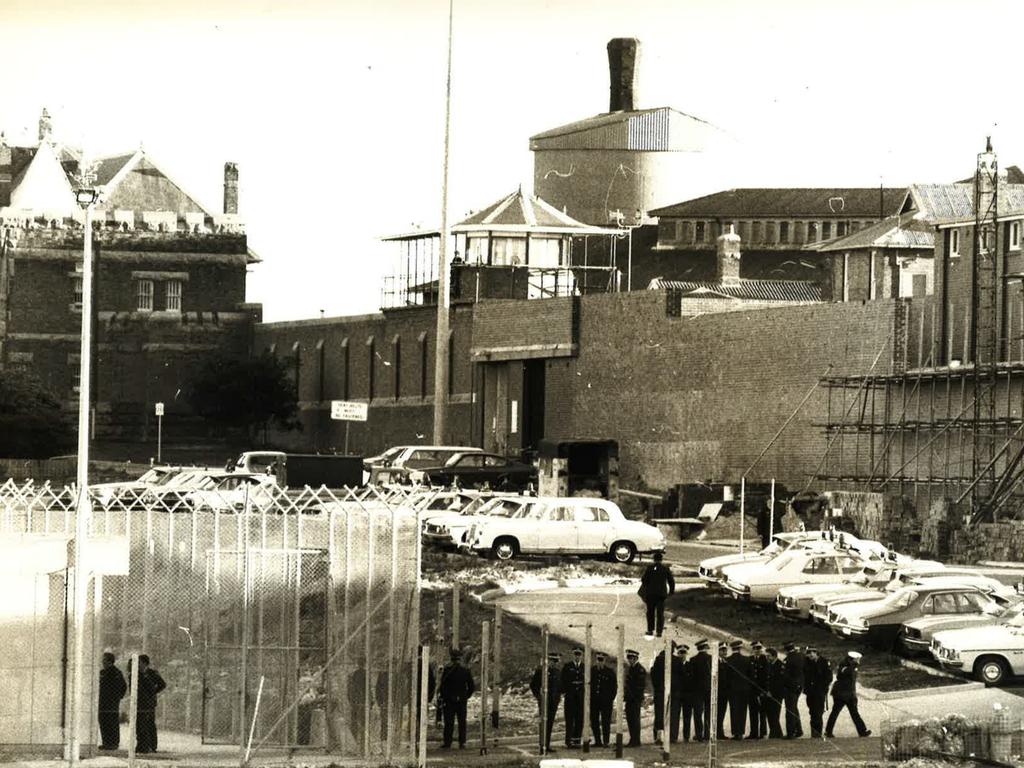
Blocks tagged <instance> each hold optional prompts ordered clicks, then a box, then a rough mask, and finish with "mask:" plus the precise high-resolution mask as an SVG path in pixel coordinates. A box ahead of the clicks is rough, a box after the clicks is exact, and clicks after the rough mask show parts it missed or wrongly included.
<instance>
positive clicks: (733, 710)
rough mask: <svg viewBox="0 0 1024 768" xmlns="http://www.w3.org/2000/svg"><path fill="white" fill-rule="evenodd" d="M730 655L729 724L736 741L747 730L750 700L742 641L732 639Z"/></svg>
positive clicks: (748, 661) (745, 656)
mask: <svg viewBox="0 0 1024 768" xmlns="http://www.w3.org/2000/svg"><path fill="white" fill-rule="evenodd" d="M731 648H732V656H730V657H729V661H730V666H731V668H732V673H731V677H730V680H729V725H730V729H731V731H732V737H733V738H734V739H736V740H737V741H738V740H740V739H742V738H743V735H744V734H745V733H746V731H747V706H748V705H749V701H750V691H751V680H750V657H749V656H747V655H746V654H745V653H744V652H743V651H744V647H743V641H742V640H733V641H732V643H731Z"/></svg>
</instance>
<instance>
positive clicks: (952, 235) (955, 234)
mask: <svg viewBox="0 0 1024 768" xmlns="http://www.w3.org/2000/svg"><path fill="white" fill-rule="evenodd" d="M949 255H950V256H959V255H960V230H958V229H951V230H950V231H949Z"/></svg>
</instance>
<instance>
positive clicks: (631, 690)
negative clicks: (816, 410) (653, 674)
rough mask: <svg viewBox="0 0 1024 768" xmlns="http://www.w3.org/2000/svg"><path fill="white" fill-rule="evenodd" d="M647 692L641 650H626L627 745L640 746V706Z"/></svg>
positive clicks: (625, 699)
mask: <svg viewBox="0 0 1024 768" xmlns="http://www.w3.org/2000/svg"><path fill="white" fill-rule="evenodd" d="M646 692H647V670H646V669H644V667H643V665H642V664H641V663H640V654H639V652H637V651H635V650H633V649H629V650H628V651H626V685H625V690H624V691H623V694H624V695H623V699H624V702H625V705H626V707H625V709H626V726H627V727H628V728H629V743H627V744H626V746H627V747H639V746H640V707H641V706H642V705H643V703H644V694H645V693H646Z"/></svg>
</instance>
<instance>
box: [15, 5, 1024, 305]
mask: <svg viewBox="0 0 1024 768" xmlns="http://www.w3.org/2000/svg"><path fill="white" fill-rule="evenodd" d="M447 10H448V4H447V0H374V1H373V2H358V3H357V2H349V1H348V0H335V2H328V1H327V0H305V1H304V0H294V1H293V2H279V3H270V2H259V0H174V2H156V1H155V0H91V2H78V1H77V0H65V1H64V2H58V1H57V0H0V30H2V31H3V53H4V59H5V62H6V65H5V67H4V69H5V74H4V77H3V80H4V89H3V100H2V102H0V129H5V130H6V132H7V135H8V139H9V140H10V139H14V140H18V139H25V138H27V139H30V140H34V138H35V132H36V121H37V119H38V116H39V112H40V110H41V109H42V107H44V106H46V107H48V108H49V110H50V112H51V114H52V115H53V116H54V133H55V135H56V137H57V138H58V139H62V140H65V141H68V142H70V143H75V144H84V145H85V146H86V147H87V148H88V149H89V150H91V151H93V152H96V153H108V152H116V151H119V150H132V149H134V148H136V147H137V146H138V145H139V144H140V143H141V144H143V146H144V147H145V149H146V150H147V151H148V152H149V153H151V154H152V155H153V157H154V158H155V159H156V160H157V162H158V163H159V164H161V165H162V166H164V167H165V168H166V169H167V170H168V171H169V172H170V174H171V175H172V176H173V177H175V178H176V179H177V180H178V181H180V182H181V184H182V185H183V186H184V187H185V188H186V190H188V191H191V192H193V193H194V194H195V195H196V196H197V197H198V198H199V200H200V202H201V203H203V204H204V205H206V206H207V207H209V208H211V209H213V210H220V205H221V184H222V167H223V163H224V161H225V160H232V161H235V162H237V163H238V164H239V170H240V179H241V180H240V188H241V193H240V194H241V201H240V209H241V213H242V214H243V215H244V217H245V218H246V220H247V221H248V225H249V230H248V231H249V243H250V246H251V247H252V248H253V249H254V250H255V251H256V252H257V253H258V254H259V255H260V256H261V257H262V258H263V263H262V264H260V265H257V266H255V267H254V268H253V269H252V274H251V276H250V279H249V289H248V290H249V299H250V300H251V301H260V302H263V305H264V316H265V318H266V319H268V320H283V319H295V318H302V317H313V316H317V315H318V314H319V310H321V309H323V310H325V311H326V313H327V314H328V315H340V314H352V313H362V312H370V311H374V310H375V309H376V308H377V306H378V304H379V284H380V279H381V276H382V275H383V274H385V273H387V272H389V271H390V267H391V264H390V262H389V261H388V259H389V257H390V254H389V252H388V251H387V249H386V248H384V247H383V246H382V245H381V244H380V243H379V242H378V241H377V238H379V237H380V236H382V235H386V234H388V233H395V232H403V231H407V230H408V229H410V228H411V226H412V225H413V224H422V225H426V226H436V225H437V223H438V220H439V217H440V193H439V190H440V182H441V157H442V154H441V153H442V131H443V115H444V71H445V45H446V32H447ZM1022 15H1024V4H1022V3H1020V2H1014V1H1013V0H1007V1H1006V2H995V1H990V2H979V0H973V2H970V3H969V2H966V0H957V1H956V2H954V1H952V0H927V1H922V2H914V1H912V0H888V1H887V2H873V1H871V0H867V1H865V0H860V1H859V2H856V3H837V2H824V1H822V0H777V1H775V2H765V1H764V0H665V1H661V0H633V1H632V2H630V3H611V2H607V3H603V2H599V1H598V2H595V0H518V1H517V2H484V1H483V0H455V59H454V78H453V116H452V150H451V151H452V171H451V215H452V216H453V217H454V219H455V220H458V219H459V218H462V217H463V216H464V214H466V213H467V212H468V211H469V210H471V209H473V210H478V209H480V208H482V207H484V206H486V205H489V204H490V203H492V202H494V201H495V200H497V199H499V198H500V197H502V196H504V195H505V194H507V193H508V192H509V191H512V190H513V189H515V187H516V186H517V185H519V184H520V183H522V184H523V185H524V186H525V187H529V186H530V185H531V182H532V158H531V156H530V152H529V150H528V144H527V139H528V138H529V136H530V135H532V134H534V133H537V132H540V131H542V130H545V129H548V128H552V127H555V126H558V125H560V124H562V123H566V122H570V121H572V120H576V119H580V118H583V117H587V116H590V115H593V114H597V113H599V112H602V111H605V110H606V109H607V105H608V73H607V54H606V51H605V45H606V43H607V41H608V39H609V38H612V37H637V38H639V39H640V40H641V43H642V60H641V65H640V70H639V72H638V78H639V79H638V87H637V106H638V107H655V106H671V107H674V108H676V109H679V110H681V111H683V112H686V113H688V114H691V115H695V116H697V117H700V118H702V119H704V120H707V121H709V122H711V123H714V124H715V125H717V126H719V127H721V128H723V129H724V130H726V131H728V132H729V133H730V134H731V135H732V136H733V137H734V138H735V140H736V144H735V147H734V149H733V150H732V151H729V152H728V153H724V152H723V157H721V160H720V165H718V166H717V167H718V169H719V170H718V172H717V173H716V175H715V177H714V178H708V179H704V180H702V181H703V182H705V183H704V184H703V186H705V187H706V189H707V190H708V191H715V190H717V189H723V188H728V187H735V186H875V185H877V184H878V183H879V181H880V180H883V179H884V182H885V183H886V184H887V185H898V184H908V183H911V182H915V181H920V182H932V181H936V182H941V181H952V180H954V179H957V178H962V177H964V176H967V175H968V174H970V173H971V172H972V171H973V165H974V158H975V155H976V153H977V152H978V151H979V150H981V149H982V148H983V145H984V137H985V135H986V134H988V133H991V134H992V135H993V141H994V143H995V149H996V151H997V152H998V153H999V156H1000V161H1001V163H1002V164H1004V165H1009V164H1012V163H1019V164H1021V165H1024V106H1022V105H1024V100H1022V99H1021V97H1020V95H1019V90H1020V88H1019V82H1020V76H1019V75H1018V74H1017V73H1019V72H1020V71H1021V65H1020V53H1019V51H1018V48H1019V45H1018V40H1019V36H1020V34H1021V33H1020V29H1021V20H1022V19H1021V17H1022ZM665 202H666V203H667V202H674V201H665Z"/></svg>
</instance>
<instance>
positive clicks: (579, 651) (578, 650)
mask: <svg viewBox="0 0 1024 768" xmlns="http://www.w3.org/2000/svg"><path fill="white" fill-rule="evenodd" d="M572 652H573V653H583V649H582V648H580V647H579V646H578V645H577V646H576V647H575V648H573V649H572Z"/></svg>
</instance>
